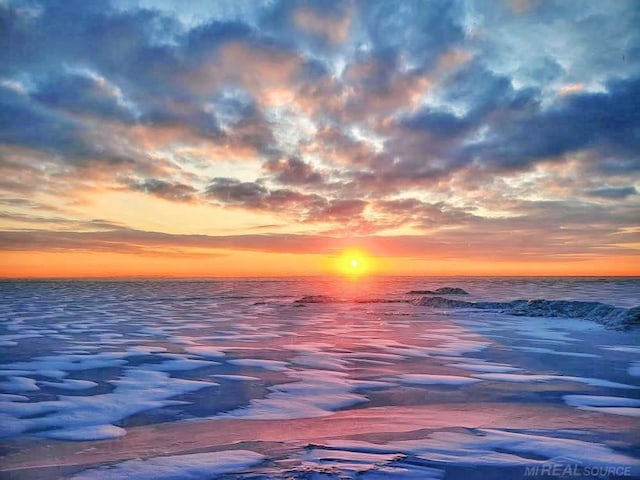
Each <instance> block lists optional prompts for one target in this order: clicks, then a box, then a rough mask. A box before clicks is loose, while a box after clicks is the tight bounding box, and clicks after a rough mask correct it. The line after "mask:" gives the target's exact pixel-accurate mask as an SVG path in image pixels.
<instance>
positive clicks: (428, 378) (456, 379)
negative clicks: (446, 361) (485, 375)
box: [395, 373, 480, 385]
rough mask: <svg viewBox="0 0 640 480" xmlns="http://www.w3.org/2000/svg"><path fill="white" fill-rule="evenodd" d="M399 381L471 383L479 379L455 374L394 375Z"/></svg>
mask: <svg viewBox="0 0 640 480" xmlns="http://www.w3.org/2000/svg"><path fill="white" fill-rule="evenodd" d="M395 379H396V380H397V381H399V382H400V383H405V384H409V385H471V384H473V383H477V382H479V381H480V379H478V378H470V377H460V376H456V375H428V374H419V373H407V374H404V375H398V376H396V377H395Z"/></svg>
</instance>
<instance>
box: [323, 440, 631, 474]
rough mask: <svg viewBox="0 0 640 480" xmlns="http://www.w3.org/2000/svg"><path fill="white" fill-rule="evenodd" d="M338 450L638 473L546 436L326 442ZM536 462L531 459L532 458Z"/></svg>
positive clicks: (611, 454)
mask: <svg viewBox="0 0 640 480" xmlns="http://www.w3.org/2000/svg"><path fill="white" fill-rule="evenodd" d="M325 444H326V445H328V446H330V447H332V448H335V449H340V450H349V451H355V452H367V453H397V454H405V455H408V454H410V455H415V456H417V457H418V458H421V459H424V460H429V461H432V462H435V464H436V465H437V464H454V465H469V466H481V465H492V466H503V467H504V466H524V465H534V464H536V463H538V464H539V463H544V462H546V461H548V460H551V459H554V458H558V457H569V458H572V459H574V460H575V461H578V462H582V463H584V464H585V465H611V464H616V465H628V466H633V467H634V468H635V469H636V470H637V471H638V472H640V460H638V459H635V458H633V457H630V456H628V455H625V454H622V453H618V452H616V451H614V450H613V449H611V448H609V447H607V446H605V445H601V444H598V443H593V442H586V441H582V440H575V439H568V438H555V437H552V436H546V435H537V434H531V433H521V432H511V431H505V430H496V429H478V430H475V431H468V432H447V431H439V432H435V433H433V434H431V435H429V436H428V437H427V438H423V439H419V440H400V441H394V442H388V443H384V444H375V443H370V442H366V441H356V440H329V441H327V442H325ZM536 457H537V458H538V459H535V460H534V459H533V458H536Z"/></svg>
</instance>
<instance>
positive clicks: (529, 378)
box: [473, 373, 640, 389]
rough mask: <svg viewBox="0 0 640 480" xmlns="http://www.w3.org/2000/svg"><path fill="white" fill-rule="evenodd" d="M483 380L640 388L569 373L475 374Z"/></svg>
mask: <svg viewBox="0 0 640 480" xmlns="http://www.w3.org/2000/svg"><path fill="white" fill-rule="evenodd" d="M473 376H474V377H476V378H481V379H483V380H493V381H497V382H516V383H535V382H548V381H559V382H578V383H585V384H587V385H591V386H592V387H607V388H625V389H629V388H640V387H639V386H636V385H629V384H626V383H618V382H611V381H609V380H603V379H601V378H588V377H574V376H569V375H538V374H518V373H478V374H474V375H473Z"/></svg>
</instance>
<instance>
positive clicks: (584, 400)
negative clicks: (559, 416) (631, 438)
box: [562, 395, 640, 417]
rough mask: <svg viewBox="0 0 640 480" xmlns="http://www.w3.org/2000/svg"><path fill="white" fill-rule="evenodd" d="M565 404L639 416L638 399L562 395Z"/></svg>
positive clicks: (639, 402) (639, 404) (615, 413)
mask: <svg viewBox="0 0 640 480" xmlns="http://www.w3.org/2000/svg"><path fill="white" fill-rule="evenodd" d="M562 398H563V399H564V401H565V402H566V404H567V405H571V406H572V407H578V408H579V409H581V410H592V411H594V412H601V413H610V414H614V415H626V416H629V417H640V408H639V407H640V400H637V399H635V398H626V397H610V396H604V395H563V396H562Z"/></svg>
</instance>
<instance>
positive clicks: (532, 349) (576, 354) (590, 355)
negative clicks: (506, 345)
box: [511, 347, 600, 358]
mask: <svg viewBox="0 0 640 480" xmlns="http://www.w3.org/2000/svg"><path fill="white" fill-rule="evenodd" d="M511 348H513V349H514V350H521V351H523V352H531V353H546V354H549V355H563V356H565V357H580V358H597V357H600V355H596V354H595V353H581V352H568V351H566V350H552V349H550V348H541V347H511Z"/></svg>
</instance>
